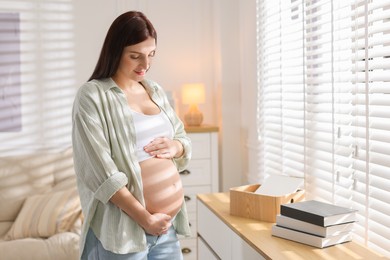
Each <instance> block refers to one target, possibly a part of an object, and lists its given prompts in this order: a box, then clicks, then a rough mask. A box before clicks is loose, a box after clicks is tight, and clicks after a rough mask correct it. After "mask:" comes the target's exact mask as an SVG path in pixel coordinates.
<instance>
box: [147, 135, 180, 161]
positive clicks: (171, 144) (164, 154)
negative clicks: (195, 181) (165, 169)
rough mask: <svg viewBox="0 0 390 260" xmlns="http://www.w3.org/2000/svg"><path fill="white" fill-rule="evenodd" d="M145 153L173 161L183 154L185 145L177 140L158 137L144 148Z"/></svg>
mask: <svg viewBox="0 0 390 260" xmlns="http://www.w3.org/2000/svg"><path fill="white" fill-rule="evenodd" d="M144 151H145V152H147V153H149V154H150V155H152V156H155V157H157V158H161V159H172V158H174V157H180V156H181V155H182V154H183V145H182V144H181V143H180V142H179V141H177V140H171V139H169V138H167V137H158V138H156V139H154V140H153V141H151V142H150V143H149V144H147V145H146V146H145V147H144Z"/></svg>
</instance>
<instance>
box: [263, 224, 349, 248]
mask: <svg viewBox="0 0 390 260" xmlns="http://www.w3.org/2000/svg"><path fill="white" fill-rule="evenodd" d="M271 233H272V235H273V236H277V237H281V238H285V239H288V240H292V241H295V242H299V243H302V244H306V245H310V246H314V247H318V248H324V247H328V246H333V245H336V244H340V243H345V242H349V241H351V240H352V236H351V232H344V233H340V234H338V235H335V236H329V237H320V236H315V235H312V234H308V233H304V232H300V231H297V230H293V229H288V228H284V227H280V226H277V225H274V226H272V231H271Z"/></svg>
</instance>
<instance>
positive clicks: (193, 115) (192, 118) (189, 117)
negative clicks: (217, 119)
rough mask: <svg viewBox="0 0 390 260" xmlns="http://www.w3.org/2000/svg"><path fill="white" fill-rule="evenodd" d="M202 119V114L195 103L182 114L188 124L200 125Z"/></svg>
mask: <svg viewBox="0 0 390 260" xmlns="http://www.w3.org/2000/svg"><path fill="white" fill-rule="evenodd" d="M202 121H203V114H202V112H200V111H199V109H198V107H197V106H196V105H191V106H190V109H189V110H188V112H187V113H186V114H185V115H184V122H185V124H186V125H188V126H200V125H201V124H202Z"/></svg>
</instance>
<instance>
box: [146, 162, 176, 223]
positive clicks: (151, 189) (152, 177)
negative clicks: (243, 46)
mask: <svg viewBox="0 0 390 260" xmlns="http://www.w3.org/2000/svg"><path fill="white" fill-rule="evenodd" d="M140 166H141V175H142V182H143V188H144V198H145V204H146V210H147V211H149V213H151V214H153V213H165V214H168V215H170V216H172V217H173V216H175V215H176V214H177V212H179V210H180V208H181V206H182V204H183V186H182V183H181V179H180V175H179V173H178V171H177V169H176V167H175V165H174V164H173V162H172V160H170V159H158V158H155V157H152V158H149V159H147V160H145V161H142V162H141V163H140Z"/></svg>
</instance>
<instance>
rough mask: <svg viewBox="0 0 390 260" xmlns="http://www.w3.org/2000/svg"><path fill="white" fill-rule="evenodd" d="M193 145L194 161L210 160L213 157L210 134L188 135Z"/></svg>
mask: <svg viewBox="0 0 390 260" xmlns="http://www.w3.org/2000/svg"><path fill="white" fill-rule="evenodd" d="M188 137H189V138H190V139H191V143H192V159H209V158H210V157H211V144H210V134H208V133H199V134H188Z"/></svg>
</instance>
